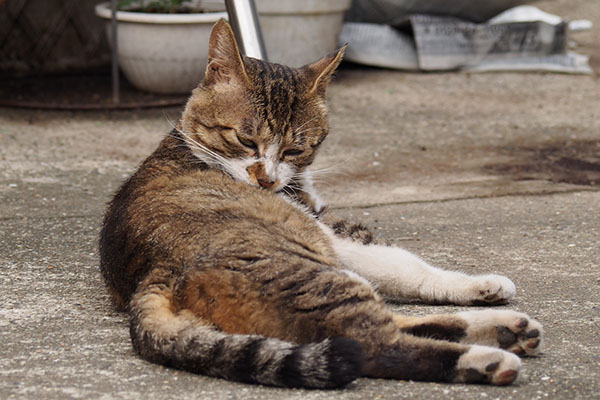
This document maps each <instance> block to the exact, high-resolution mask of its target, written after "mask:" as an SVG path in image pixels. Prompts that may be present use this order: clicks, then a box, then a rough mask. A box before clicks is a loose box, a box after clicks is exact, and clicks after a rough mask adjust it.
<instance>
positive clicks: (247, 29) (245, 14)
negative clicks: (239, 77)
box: [113, 0, 267, 61]
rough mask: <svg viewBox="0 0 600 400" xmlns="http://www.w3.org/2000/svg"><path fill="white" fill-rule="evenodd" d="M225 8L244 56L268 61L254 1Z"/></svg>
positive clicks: (235, 1)
mask: <svg viewBox="0 0 600 400" xmlns="http://www.w3.org/2000/svg"><path fill="white" fill-rule="evenodd" d="M113 1H114V0H113ZM225 6H226V7H227V14H229V23H230V24H231V27H232V28H233V32H234V33H235V38H236V39H237V42H238V45H239V46H240V51H241V52H242V54H244V55H246V56H248V57H254V58H258V59H260V60H264V61H267V52H266V51H265V45H264V41H263V37H262V32H261V30H260V23H259V21H258V15H257V13H256V6H255V5H254V0H225Z"/></svg>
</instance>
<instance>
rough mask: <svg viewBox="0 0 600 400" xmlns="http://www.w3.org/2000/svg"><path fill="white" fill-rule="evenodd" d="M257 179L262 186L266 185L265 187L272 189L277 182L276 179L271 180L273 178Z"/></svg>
mask: <svg viewBox="0 0 600 400" xmlns="http://www.w3.org/2000/svg"><path fill="white" fill-rule="evenodd" d="M257 181H258V184H259V185H260V186H262V187H264V188H265V189H270V188H271V187H272V186H273V185H274V184H275V181H271V180H268V179H263V178H258V179H257Z"/></svg>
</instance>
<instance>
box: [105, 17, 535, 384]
mask: <svg viewBox="0 0 600 400" xmlns="http://www.w3.org/2000/svg"><path fill="white" fill-rule="evenodd" d="M342 54H343V49H342V50H340V51H338V52H336V53H334V54H331V55H329V56H327V57H325V58H323V59H321V60H319V61H317V62H315V63H313V64H310V65H308V66H306V67H303V68H300V69H291V68H288V67H284V66H281V65H277V64H269V63H266V62H262V61H258V60H254V59H251V58H247V57H242V56H240V54H239V52H238V49H237V45H236V43H235V39H234V37H233V33H232V31H231V29H230V28H229V26H228V25H227V24H226V23H225V22H224V21H220V22H219V23H217V24H216V26H215V27H214V29H213V32H212V35H211V39H210V51H209V63H208V67H207V71H206V75H205V79H204V81H203V83H202V84H201V85H200V86H199V87H198V88H197V89H195V90H194V92H193V93H192V95H191V97H190V99H189V101H188V103H187V105H186V108H185V110H184V112H183V115H182V117H181V119H180V120H179V122H178V123H177V125H176V127H175V128H174V129H173V131H172V132H171V133H170V134H169V135H168V136H167V137H166V138H165V139H164V140H163V141H162V142H161V144H160V145H159V147H158V148H157V149H156V150H155V152H154V153H153V154H152V155H150V156H149V157H148V158H147V159H146V160H145V161H144V162H143V163H142V165H141V166H140V167H139V169H138V170H137V172H135V173H134V174H133V176H131V177H130V178H129V179H128V180H127V181H126V182H125V183H124V184H123V186H122V187H121V188H120V189H119V190H118V192H117V193H116V195H115V197H114V198H113V200H112V202H111V203H110V205H109V208H108V210H107V212H106V215H105V219H104V224H103V228H102V232H101V235H100V255H101V270H102V273H103V276H104V279H105V281H106V283H107V285H108V288H109V290H110V292H111V294H112V297H113V299H114V301H115V303H116V304H117V306H118V307H119V308H121V309H123V310H127V311H128V312H129V314H130V320H131V325H130V332H131V339H132V343H133V347H134V349H135V350H136V352H137V353H138V354H139V355H140V356H141V357H143V358H145V359H147V360H149V361H152V362H155V363H158V364H163V365H166V366H170V367H173V368H179V369H184V370H187V371H190V372H194V373H200V374H205V375H209V376H214V377H220V378H225V379H230V380H236V381H241V382H249V383H259V384H265V385H275V386H284V387H305V388H337V387H342V386H344V385H346V384H348V383H349V382H351V381H353V380H354V379H356V378H357V377H360V376H367V377H379V378H393V379H414V380H424V381H444V382H486V383H493V384H507V383H510V382H512V381H513V380H514V379H515V378H516V375H517V373H518V370H519V368H520V360H519V358H518V357H516V356H515V355H514V354H513V353H519V352H521V353H524V354H529V355H532V354H535V353H537V352H539V349H540V348H541V334H542V329H541V325H539V324H538V323H537V322H536V321H535V320H533V319H531V318H529V317H528V316H526V315H525V314H520V313H515V312H512V311H503V312H494V311H485V312H482V313H480V314H477V313H472V312H466V313H459V314H454V315H435V316H429V317H424V318H414V317H405V316H401V315H398V314H396V313H394V312H392V311H391V310H390V309H389V308H388V307H387V306H386V305H385V303H384V302H383V300H382V297H381V296H380V295H379V294H378V292H377V291H376V290H375V288H374V287H375V286H377V287H380V288H381V290H382V293H383V294H384V295H386V296H389V297H395V298H399V297H412V298H418V299H421V300H424V301H430V302H457V303H461V304H462V303H464V304H468V303H470V302H475V301H478V300H481V301H484V302H487V303H494V302H503V301H505V300H507V299H508V298H510V297H511V296H512V295H513V294H514V285H513V286H512V287H511V286H510V285H511V284H512V282H511V283H510V284H508V283H506V281H508V280H507V279H506V278H503V279H505V280H506V281H505V280H502V279H500V278H496V277H489V276H488V277H487V278H485V279H484V278H478V277H470V278H469V279H472V281H473V285H472V287H471V286H469V288H468V290H467V289H465V290H467V291H466V292H465V291H463V292H461V293H462V294H461V295H455V293H454V292H452V290H450V291H448V290H446V291H437V292H436V291H429V289H423V290H420V288H427V287H428V286H427V285H429V284H431V285H434V286H435V285H437V286H439V283H438V282H437V281H436V280H437V279H441V278H439V276H442V275H440V274H442V272H440V270H436V269H434V268H433V267H430V266H427V265H426V264H424V263H423V262H421V261H419V260H417V259H416V258H415V257H414V256H411V257H413V258H411V259H409V258H406V257H409V256H407V255H406V254H405V253H402V252H401V249H395V248H385V247H382V246H377V245H374V244H370V243H371V242H372V236H371V234H370V233H369V232H368V230H367V229H366V228H365V227H364V226H358V225H350V224H346V223H338V224H334V226H333V228H329V227H328V226H326V225H325V224H323V223H322V222H320V220H319V219H318V215H319V214H320V213H322V212H323V210H324V209H325V206H324V204H323V202H322V200H321V199H320V198H319V196H318V195H317V194H316V192H315V190H314V187H313V185H312V172H311V171H310V169H309V167H310V164H311V162H312V161H313V159H314V157H315V154H316V152H317V150H318V148H319V146H320V144H321V143H322V142H323V140H324V139H325V137H326V135H327V132H328V127H327V121H326V108H325V105H324V104H325V88H326V86H327V84H328V83H329V80H330V79H331V76H332V74H333V72H334V70H335V69H336V67H337V65H338V64H339V62H340V60H341V57H342ZM352 239H354V241H352ZM359 242H361V243H359ZM403 257H404V258H403ZM396 258H398V259H400V260H405V261H406V262H407V263H408V264H410V265H413V267H412V268H414V270H413V271H412V272H411V271H408V272H407V271H405V270H404V269H402V268H403V267H402V266H401V265H403V264H402V263H400V264H399V266H397V268H396V267H393V265H391V264H390V263H393V262H394V260H395V259H396ZM357 260H358V261H357ZM362 260H368V261H364V262H363V261H362ZM359 261H360V262H359ZM377 263H380V264H377ZM371 264H372V265H371ZM408 264H407V265H408ZM361 266H362V267H361ZM363 267H364V268H363ZM361 268H363V269H361ZM365 268H366V269H365ZM369 268H371V269H369ZM394 268H396V270H394ZM394 271H396V272H394ZM415 271H416V272H415ZM420 271H427V274H428V275H427V276H429V277H430V279H431V282H429V281H427V282H425V281H422V282H420V283H413V281H414V282H416V280H414V279H412V278H411V279H412V280H411V279H407V278H408V277H410V276H412V274H414V273H417V274H421V273H422V272H420ZM447 273H448V274H451V273H450V272H447ZM423 276H425V275H423ZM443 277H444V279H447V276H446V275H444V276H443ZM452 277H453V278H454V279H456V280H457V281H458V278H461V277H462V275H461V276H458V278H457V277H456V276H454V275H452ZM461 279H462V278H461ZM463 280H464V279H463ZM487 282H491V283H489V284H488V283H487ZM508 282H510V281H508ZM426 283H427V284H426ZM494 285H496V286H498V285H499V287H500V289H499V290H496V286H494ZM417 286H418V287H417ZM453 290H454V289H453ZM511 290H512V291H511ZM488 292H494V293H493V296H491V297H490V295H489V294H488ZM465 293H466V294H465ZM480 344H483V345H485V346H481V345H480ZM503 349H505V350H503Z"/></svg>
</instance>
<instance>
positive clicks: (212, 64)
mask: <svg viewBox="0 0 600 400" xmlns="http://www.w3.org/2000/svg"><path fill="white" fill-rule="evenodd" d="M343 53H344V48H342V49H340V50H339V51H337V52H335V53H332V54H330V55H328V56H326V57H324V58H322V59H320V60H319V61H316V62H315V63H313V64H310V65H307V66H304V67H302V68H298V69H296V68H289V67H286V66H283V65H279V64H271V63H268V62H264V61H260V60H256V59H253V58H249V57H245V56H240V53H239V50H238V46H237V43H236V41H235V37H234V35H233V32H232V30H231V28H230V27H229V25H228V24H227V23H226V22H225V21H223V20H221V21H219V22H217V23H216V25H215V26H214V28H213V30H212V33H211V36H210V42H209V54H208V66H207V69H206V74H205V77H204V81H203V82H202V83H201V84H200V86H199V87H198V88H196V89H195V90H194V91H193V92H192V96H191V97H190V99H189V101H188V103H187V105H186V107H185V111H184V112H183V115H182V118H181V120H180V124H179V127H180V129H181V131H182V132H183V134H184V136H185V139H186V142H187V144H188V146H189V147H190V148H191V149H192V151H193V152H194V154H195V155H196V156H197V157H198V158H200V159H201V160H202V161H204V162H205V163H207V164H208V165H210V166H212V167H215V168H220V169H222V170H224V171H225V172H227V173H228V174H230V175H231V176H232V177H234V178H235V179H237V180H240V181H243V182H246V183H248V184H250V185H255V186H260V187H263V188H265V189H270V190H274V191H278V190H281V189H283V188H284V187H285V186H286V185H287V184H288V183H290V181H291V180H293V179H294V178H295V177H297V176H298V174H300V173H302V172H303V171H304V170H305V169H306V167H307V166H308V165H310V164H311V163H312V161H313V159H314V156H315V152H316V150H317V148H318V147H319V145H320V144H321V143H322V142H323V140H324V139H325V137H326V136H327V132H328V125H327V109H326V107H325V89H326V86H327V84H328V83H329V81H330V79H331V76H332V74H333V73H334V71H335V69H336V68H337V66H338V65H339V63H340V62H341V59H342V56H343Z"/></svg>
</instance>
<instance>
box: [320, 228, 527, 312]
mask: <svg viewBox="0 0 600 400" xmlns="http://www.w3.org/2000/svg"><path fill="white" fill-rule="evenodd" d="M323 229H324V230H325V231H326V232H327V233H328V235H329V237H330V239H331V241H332V244H333V247H334V250H335V252H336V253H337V255H338V258H339V259H340V261H341V262H342V264H343V265H344V267H345V268H347V269H349V270H350V271H353V272H355V273H357V274H359V275H360V276H362V277H363V278H365V279H367V280H368V281H369V282H371V283H372V284H373V285H374V286H376V287H377V290H378V291H379V292H380V293H381V294H382V295H384V296H386V297H388V298H391V299H398V300H400V299H418V300H421V301H424V302H427V303H452V304H459V305H473V304H479V305H483V304H490V305H491V304H503V303H506V302H508V301H509V300H510V299H511V298H513V297H514V296H515V293H516V289H515V285H514V284H513V283H512V281H511V280H510V279H508V278H506V277H504V276H500V275H495V274H489V275H467V274H464V273H462V272H456V271H445V270H442V269H439V268H435V267H433V266H431V265H429V264H427V263H426V262H425V261H423V260H422V259H420V258H419V257H417V256H416V255H414V254H412V253H410V252H408V251H406V250H403V249H401V248H398V247H387V246H379V245H362V244H360V243H356V242H352V241H350V240H347V239H343V238H339V237H337V236H336V235H335V234H334V233H333V231H332V230H331V229H330V228H328V227H325V226H323Z"/></svg>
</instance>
